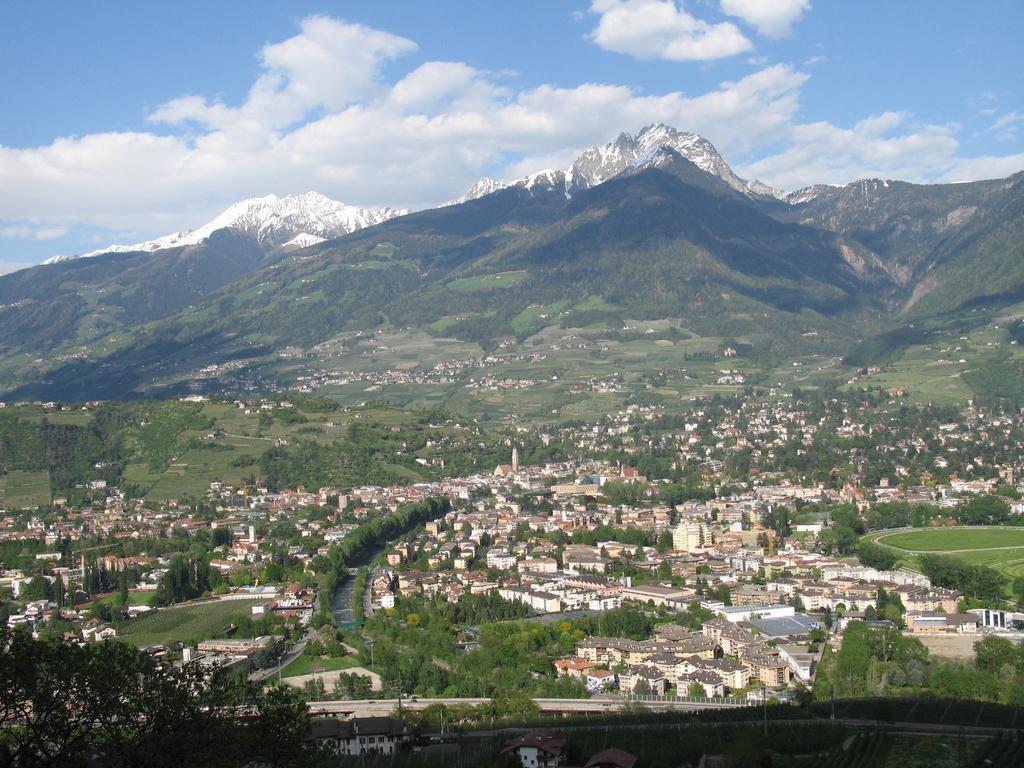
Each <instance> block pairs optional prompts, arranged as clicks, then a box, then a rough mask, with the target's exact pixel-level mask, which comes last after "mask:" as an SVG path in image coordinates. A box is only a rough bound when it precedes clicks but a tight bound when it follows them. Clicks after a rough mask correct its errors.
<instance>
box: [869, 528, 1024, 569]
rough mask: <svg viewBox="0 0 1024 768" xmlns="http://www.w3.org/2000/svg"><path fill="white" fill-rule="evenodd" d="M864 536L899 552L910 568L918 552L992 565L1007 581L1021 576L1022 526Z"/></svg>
mask: <svg viewBox="0 0 1024 768" xmlns="http://www.w3.org/2000/svg"><path fill="white" fill-rule="evenodd" d="M865 538H866V539H868V540H870V541H874V542H875V543H876V544H881V545H883V546H887V547H890V548H892V549H895V550H896V551H898V552H900V553H901V558H900V561H901V563H902V564H903V565H906V566H907V567H910V568H916V567H917V565H918V560H917V557H918V556H919V555H923V554H929V555H952V556H955V557H956V558H957V559H958V560H962V561H964V562H966V563H971V564H972V565H985V566H988V567H990V568H994V569H995V570H997V571H999V572H1000V573H1002V574H1003V575H1005V576H1006V578H1007V580H1008V581H1010V580H1013V579H1015V578H1017V577H1018V576H1024V528H1014V527H981V526H978V527H962V526H958V527H952V528H923V529H921V528H919V529H911V530H901V531H880V532H877V533H870V534H868V535H867V536H866V537H865Z"/></svg>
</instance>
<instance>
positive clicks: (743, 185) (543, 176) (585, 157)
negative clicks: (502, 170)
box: [451, 123, 784, 204]
mask: <svg viewBox="0 0 1024 768" xmlns="http://www.w3.org/2000/svg"><path fill="white" fill-rule="evenodd" d="M664 147H668V148H669V149H672V150H674V151H675V152H677V153H679V154H680V155H682V156H683V157H684V158H686V159H687V160H689V161H690V162H692V163H693V164H694V165H696V166H697V167H698V168H700V169H701V170H703V171H706V172H707V173H710V174H713V175H715V176H718V177H719V178H721V179H722V180H723V181H725V183H726V184H728V185H729V186H730V187H732V188H733V189H735V190H736V191H738V192H740V193H742V194H744V195H748V196H750V197H775V198H779V199H782V198H783V197H784V193H783V192H781V191H779V190H777V189H773V188H772V187H769V186H768V185H767V184H764V183H762V182H760V181H757V180H753V181H746V180H744V179H741V178H740V177H739V176H737V175H736V174H735V173H734V172H733V170H732V168H730V167H729V164H728V163H726V162H725V160H723V159H722V156H721V155H720V154H718V150H717V149H715V147H714V145H713V144H712V143H711V142H710V141H708V140H707V139H705V138H703V137H702V136H699V135H698V134H696V133H690V132H687V131H677V130H676V129H675V128H672V127H671V126H668V125H665V124H664V123H655V124H654V125H649V126H647V127H646V128H644V129H643V130H641V131H640V132H639V133H637V134H636V135H635V136H634V135H632V134H629V133H620V134H619V135H618V136H616V137H615V138H614V139H612V140H611V141H610V142H608V143H607V144H604V145H601V146H597V147H591V148H590V149H588V150H586V151H585V152H583V153H582V154H581V155H580V156H579V157H577V158H576V160H575V161H574V162H573V164H572V165H571V166H570V167H569V168H568V169H566V170H565V171H564V172H563V171H550V170H549V171H541V172H540V173H536V174H531V175H529V176H524V177H523V178H521V179H516V180H515V181H512V182H509V183H507V184H500V183H498V182H495V181H494V180H493V179H489V178H484V179H481V180H480V181H479V182H477V183H476V184H475V185H474V186H473V187H472V189H470V190H469V191H468V192H467V193H466V194H465V195H463V196H462V197H460V198H458V199H456V200H453V201H452V202H451V204H456V203H461V202H465V201H466V200H474V199H476V198H478V197H483V196H484V195H489V194H491V193H492V192H497V191H498V190H499V189H505V188H507V187H513V186H520V187H526V188H527V189H532V188H533V186H534V185H535V184H537V183H538V181H540V180H544V181H545V182H551V181H552V180H553V178H554V177H553V174H555V173H560V174H562V175H563V176H564V179H565V193H566V196H572V195H573V194H575V193H576V192H580V191H582V190H584V189H589V188H590V187H595V186H597V185H598V184H601V183H603V182H605V181H608V179H611V178H614V177H616V176H618V175H619V174H621V173H624V172H626V171H629V172H636V171H637V170H641V169H643V168H647V167H653V166H656V165H657V164H658V163H659V162H664V161H665V160H666V158H667V157H668V155H666V154H665V153H662V152H659V150H660V149H662V148H664ZM485 182H486V183H485Z"/></svg>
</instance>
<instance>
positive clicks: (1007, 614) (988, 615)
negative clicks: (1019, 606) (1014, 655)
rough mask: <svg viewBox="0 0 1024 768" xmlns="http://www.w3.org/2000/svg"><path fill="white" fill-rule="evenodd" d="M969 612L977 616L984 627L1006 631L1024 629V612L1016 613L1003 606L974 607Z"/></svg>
mask: <svg viewBox="0 0 1024 768" xmlns="http://www.w3.org/2000/svg"><path fill="white" fill-rule="evenodd" d="M968 613H973V614H974V615H975V616H977V617H978V623H979V624H980V625H981V626H983V627H991V628H993V629H997V630H999V629H1002V630H1006V631H1020V630H1021V629H1024V613H1015V612H1013V611H1007V610H1004V609H1002V608H972V609H971V610H969V611H968Z"/></svg>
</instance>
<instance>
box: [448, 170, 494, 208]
mask: <svg viewBox="0 0 1024 768" xmlns="http://www.w3.org/2000/svg"><path fill="white" fill-rule="evenodd" d="M504 188H505V185H504V184H502V183H501V182H500V181H495V180H494V179H492V178H491V177H490V176H484V177H482V178H481V179H480V180H479V181H478V182H477V183H476V184H474V185H473V186H472V187H470V188H469V189H468V190H467V191H466V194H464V195H462V196H461V197H456V198H455V199H454V200H449V201H448V202H447V203H442V204H441V206H440V207H441V208H447V207H448V206H450V205H460V204H462V203H468V202H469V201H470V200H476V199H477V198H479V197H485V196H487V195H489V194H491V193H492V192H497V191H498V190H499V189H504Z"/></svg>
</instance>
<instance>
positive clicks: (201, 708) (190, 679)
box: [0, 630, 312, 768]
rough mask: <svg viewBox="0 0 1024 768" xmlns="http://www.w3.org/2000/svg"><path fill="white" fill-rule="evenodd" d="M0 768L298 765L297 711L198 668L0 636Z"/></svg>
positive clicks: (301, 718)
mask: <svg viewBox="0 0 1024 768" xmlns="http://www.w3.org/2000/svg"><path fill="white" fill-rule="evenodd" d="M0 648H2V649H3V652H2V653H0V763H2V764H4V765H20V766H26V768H29V767H34V766H39V767H40V768H41V767H42V766H67V767H68V768H71V767H72V766H83V767H84V766H87V765H105V766H125V767H127V766H139V767H140V768H145V767H146V766H167V767H168V768H171V767H177V766H182V765H194V766H214V765H217V766H246V765H252V764H254V763H263V764H270V765H302V764H305V763H307V762H309V760H310V759H311V757H312V755H311V754H310V753H309V752H308V751H307V749H306V747H305V745H304V743H303V737H304V736H305V733H306V728H307V725H306V719H307V717H308V715H307V714H306V712H305V710H304V707H303V705H302V703H301V702H300V701H299V700H298V699H297V697H296V696H295V695H294V694H293V693H291V692H290V690H289V689H286V688H271V689H268V690H261V689H259V688H258V687H255V686H251V685H249V684H246V683H244V682H241V681H240V680H239V679H238V678H234V677H225V676H223V675H220V674H218V673H216V672H210V671H208V670H206V669H205V668H202V667H200V666H199V665H187V666H185V667H182V668H181V669H177V668H175V667H172V666H170V665H160V664H157V663H156V662H155V661H153V660H152V659H151V658H149V657H147V656H145V655H144V654H141V653H140V652H139V651H137V650H136V649H135V648H132V647H130V646H128V645H125V644H122V643H101V644H90V645H86V646H81V647H79V646H75V645H71V644H66V643H63V642H61V641H59V640H33V639H32V638H31V636H29V635H28V634H27V633H23V632H10V631H8V630H0Z"/></svg>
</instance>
